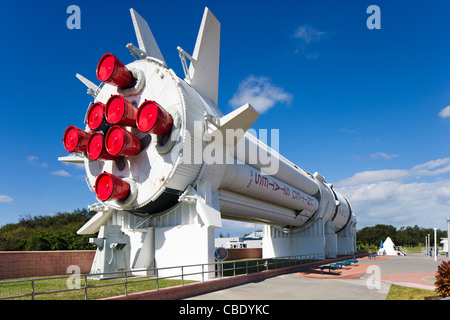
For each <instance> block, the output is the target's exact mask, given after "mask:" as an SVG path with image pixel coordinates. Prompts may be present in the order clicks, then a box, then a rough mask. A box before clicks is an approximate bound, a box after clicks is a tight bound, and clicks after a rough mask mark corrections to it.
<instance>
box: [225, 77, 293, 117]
mask: <svg viewBox="0 0 450 320" xmlns="http://www.w3.org/2000/svg"><path fill="white" fill-rule="evenodd" d="M293 99H294V97H293V96H292V95H291V94H290V93H288V92H286V91H285V90H284V89H283V88H281V87H277V86H275V85H273V84H272V83H271V82H270V79H269V78H266V77H255V76H253V75H250V76H248V77H247V78H246V79H245V80H244V81H242V82H241V83H240V84H239V88H238V91H237V92H236V93H235V94H234V96H233V98H232V99H231V100H230V101H229V104H230V105H231V106H232V107H233V108H235V109H236V108H239V107H241V106H243V105H245V104H246V103H250V104H251V105H252V106H253V107H254V108H255V109H256V110H257V111H258V112H259V113H265V112H267V111H268V110H269V109H270V108H272V107H274V106H275V105H276V104H277V103H285V104H290V103H291V102H292V100H293Z"/></svg>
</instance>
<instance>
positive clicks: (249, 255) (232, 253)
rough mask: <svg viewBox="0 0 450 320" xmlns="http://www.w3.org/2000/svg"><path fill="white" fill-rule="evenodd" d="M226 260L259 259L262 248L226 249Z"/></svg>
mask: <svg viewBox="0 0 450 320" xmlns="http://www.w3.org/2000/svg"><path fill="white" fill-rule="evenodd" d="M227 251H228V258H227V260H241V259H261V258H262V248H246V249H227Z"/></svg>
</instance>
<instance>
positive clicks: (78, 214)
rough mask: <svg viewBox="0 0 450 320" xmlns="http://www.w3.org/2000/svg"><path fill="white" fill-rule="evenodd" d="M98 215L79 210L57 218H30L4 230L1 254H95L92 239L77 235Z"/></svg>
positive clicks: (56, 216)
mask: <svg viewBox="0 0 450 320" xmlns="http://www.w3.org/2000/svg"><path fill="white" fill-rule="evenodd" d="M94 215H95V212H92V211H88V210H86V209H83V210H79V209H77V210H75V211H73V212H72V213H67V212H65V213H61V212H58V213H57V214H55V215H53V216H35V217H31V216H30V215H26V216H25V217H22V218H21V219H20V221H19V222H18V223H10V224H6V225H4V226H1V227H0V251H48V250H92V249H95V247H94V246H93V245H92V244H90V243H89V238H91V237H93V236H92V235H78V234H77V231H78V230H79V229H80V228H81V227H82V226H83V225H84V224H85V223H86V222H87V221H88V220H89V219H91V218H92V217H93V216H94Z"/></svg>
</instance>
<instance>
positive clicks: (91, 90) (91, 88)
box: [76, 73, 98, 98]
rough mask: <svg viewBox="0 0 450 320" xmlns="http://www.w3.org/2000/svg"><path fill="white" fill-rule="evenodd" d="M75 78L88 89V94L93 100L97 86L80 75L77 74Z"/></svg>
mask: <svg viewBox="0 0 450 320" xmlns="http://www.w3.org/2000/svg"><path fill="white" fill-rule="evenodd" d="M76 77H77V78H78V80H80V81H81V82H83V84H84V85H85V86H86V87H88V94H90V95H92V96H93V97H94V98H95V97H96V96H97V91H98V86H97V85H96V84H94V83H93V82H92V81H90V80H88V79H86V78H85V77H83V76H82V75H81V74H79V73H77V74H76Z"/></svg>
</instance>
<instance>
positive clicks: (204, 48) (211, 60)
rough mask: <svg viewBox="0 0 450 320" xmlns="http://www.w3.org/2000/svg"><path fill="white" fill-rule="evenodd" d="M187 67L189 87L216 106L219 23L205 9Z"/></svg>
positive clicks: (217, 94)
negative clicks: (191, 59)
mask: <svg viewBox="0 0 450 320" xmlns="http://www.w3.org/2000/svg"><path fill="white" fill-rule="evenodd" d="M192 58H193V60H194V61H191V65H190V66H189V78H190V79H191V82H190V85H191V86H192V87H194V88H195V89H196V90H197V91H198V92H199V93H200V94H201V95H203V96H204V97H205V98H207V99H209V100H211V102H212V103H214V104H215V105H217V103H218V96H219V58H220V22H219V21H218V20H217V19H216V17H215V16H214V15H213V14H212V13H211V11H209V9H208V8H205V12H204V14H203V19H202V24H201V26H200V30H199V33H198V37H197V42H196V44H195V49H194V54H193V55H192Z"/></svg>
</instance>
